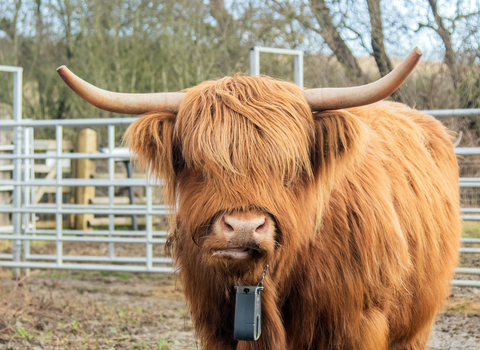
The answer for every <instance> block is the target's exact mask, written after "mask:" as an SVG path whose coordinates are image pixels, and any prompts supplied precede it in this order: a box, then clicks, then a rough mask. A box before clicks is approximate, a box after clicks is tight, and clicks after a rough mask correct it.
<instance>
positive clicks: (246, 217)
mask: <svg viewBox="0 0 480 350" xmlns="http://www.w3.org/2000/svg"><path fill="white" fill-rule="evenodd" d="M268 226H269V223H268V220H267V217H266V216H265V215H264V214H259V213H251V212H249V213H235V214H226V215H224V216H223V218H222V220H221V229H222V232H223V234H224V235H225V237H227V238H228V237H232V236H237V235H242V236H255V235H258V236H263V235H266V234H267V233H268V229H269V228H268Z"/></svg>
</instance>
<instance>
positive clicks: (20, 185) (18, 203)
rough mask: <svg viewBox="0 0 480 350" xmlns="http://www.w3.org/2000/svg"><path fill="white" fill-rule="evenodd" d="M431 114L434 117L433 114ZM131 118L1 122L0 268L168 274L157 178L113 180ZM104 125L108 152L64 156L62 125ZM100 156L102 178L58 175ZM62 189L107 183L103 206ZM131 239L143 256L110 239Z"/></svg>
mask: <svg viewBox="0 0 480 350" xmlns="http://www.w3.org/2000/svg"><path fill="white" fill-rule="evenodd" d="M426 112H427V113H429V114H432V115H434V116H437V117H442V116H443V111H439V112H438V113H437V111H426ZM436 114H437V115H436ZM450 115H461V116H465V115H467V116H480V110H477V111H476V113H471V112H470V110H467V111H464V110H463V111H458V110H457V111H453V112H452V113H451V114H450ZM135 119H136V118H111V119H83V120H42V121H32V120H21V119H20V120H13V121H5V122H2V123H1V125H0V129H10V130H13V131H14V133H15V138H14V145H13V147H11V146H8V145H7V146H0V150H1V151H11V152H12V153H11V154H0V159H11V160H12V161H13V167H9V168H8V169H5V170H13V179H12V180H2V182H1V183H0V188H2V187H3V188H8V189H12V190H13V191H12V192H13V201H12V204H10V205H5V204H4V205H0V212H6V213H12V219H13V220H12V222H13V227H7V228H6V229H1V228H0V240H9V241H11V242H12V243H13V249H12V253H11V254H0V265H1V266H5V267H12V268H14V269H17V272H18V269H20V268H26V269H27V268H51V269H83V270H104V271H130V272H172V267H171V260H170V259H169V258H165V257H155V256H154V254H153V246H154V245H156V244H164V243H165V236H166V232H165V231H155V230H154V228H153V216H156V215H166V214H167V208H165V206H164V205H155V204H154V203H153V189H152V186H157V185H159V184H158V183H148V181H147V180H146V179H132V178H127V179H115V160H116V159H125V160H127V159H129V157H130V155H129V154H128V152H123V153H116V152H114V150H115V127H116V126H128V125H130V124H131V123H132V122H133V121H134V120H135ZM93 126H95V127H106V128H107V129H108V151H107V152H105V153H97V154H92V153H64V152H63V150H62V144H63V128H64V127H69V128H70V127H93ZM38 128H54V129H55V139H56V152H55V154H47V153H34V150H33V144H34V138H33V133H34V129H38ZM456 153H457V154H461V155H471V154H480V148H456ZM52 158H53V159H54V160H55V161H56V178H55V179H50V180H46V179H35V177H34V173H33V167H34V162H35V160H36V159H52ZM82 158H88V159H107V160H108V178H107V179H64V178H63V175H62V162H61V160H62V159H70V160H73V159H82ZM39 186H55V188H56V196H55V204H36V203H35V200H34V199H35V194H36V190H37V188H38V187H39ZM63 186H105V187H107V188H108V204H105V205H104V204H87V205H82V204H70V203H63V195H62V193H63V192H62V187H63ZM116 186H126V187H131V186H141V187H144V189H145V193H146V204H144V205H143V204H130V205H116V204H114V198H115V196H114V189H115V187H116ZM460 186H461V187H480V178H460ZM462 212H463V214H462V218H463V220H479V221H480V215H475V214H480V208H463V209H462ZM40 213H44V214H53V215H55V223H56V226H55V229H39V228H36V225H35V222H36V221H35V215H36V214H40ZM90 213H95V214H98V215H107V216H108V229H106V230H72V229H64V228H63V215H64V214H90ZM135 214H136V215H145V216H146V223H145V229H144V230H139V231H134V230H117V229H116V228H115V225H114V218H115V216H116V215H135ZM32 241H45V242H55V254H33V253H31V242H32ZM64 242H79V243H80V242H90V243H92V242H93V243H99V244H100V243H107V244H108V254H106V255H104V256H99V255H65V254H64V252H63V244H64ZM462 242H463V243H464V244H480V239H475V238H468V239H467V238H464V239H462ZM122 243H130V244H133V243H136V244H144V245H145V256H142V257H139V256H117V255H116V244H122ZM460 252H462V253H480V248H469V247H462V248H460ZM456 271H457V272H458V273H462V274H480V269H478V268H476V269H474V268H457V269H456ZM453 284H454V285H457V286H475V287H480V281H462V280H454V281H453Z"/></svg>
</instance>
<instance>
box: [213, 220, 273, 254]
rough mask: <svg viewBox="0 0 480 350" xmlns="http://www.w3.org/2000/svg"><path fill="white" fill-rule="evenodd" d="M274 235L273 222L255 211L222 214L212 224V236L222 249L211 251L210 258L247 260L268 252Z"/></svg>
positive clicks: (216, 248) (217, 248)
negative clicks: (264, 251)
mask: <svg viewBox="0 0 480 350" xmlns="http://www.w3.org/2000/svg"><path fill="white" fill-rule="evenodd" d="M274 235H275V222H274V221H273V219H272V218H271V217H270V215H268V214H264V213H261V212H257V211H248V212H236V213H231V214H224V215H222V216H220V217H218V218H217V220H216V221H215V223H214V224H213V236H214V238H215V240H216V241H217V242H218V243H220V244H221V245H222V247H215V248H213V249H212V251H211V252H212V257H214V258H224V259H247V258H250V257H252V256H254V255H255V254H257V253H261V252H262V251H263V250H268V248H269V245H271V244H272V242H273V240H274Z"/></svg>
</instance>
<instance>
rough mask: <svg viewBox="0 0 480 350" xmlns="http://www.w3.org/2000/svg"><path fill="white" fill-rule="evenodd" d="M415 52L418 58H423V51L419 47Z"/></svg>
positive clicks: (416, 47)
mask: <svg viewBox="0 0 480 350" xmlns="http://www.w3.org/2000/svg"><path fill="white" fill-rule="evenodd" d="M413 51H414V52H415V53H416V54H417V55H418V56H422V55H423V52H422V50H420V48H419V47H418V46H415V48H414V49H413Z"/></svg>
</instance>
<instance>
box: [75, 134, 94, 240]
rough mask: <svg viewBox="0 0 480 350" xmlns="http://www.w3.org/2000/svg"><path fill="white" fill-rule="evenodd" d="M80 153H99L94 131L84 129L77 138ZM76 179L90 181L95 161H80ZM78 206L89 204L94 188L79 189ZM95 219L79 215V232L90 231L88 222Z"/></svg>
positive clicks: (77, 224)
mask: <svg viewBox="0 0 480 350" xmlns="http://www.w3.org/2000/svg"><path fill="white" fill-rule="evenodd" d="M76 148H77V152H78V153H96V152H97V132H96V131H95V130H92V129H83V130H82V131H80V133H79V134H78V138H77V147H76ZM76 172H77V175H76V178H78V179H90V178H91V177H92V175H93V173H94V172H95V161H93V160H90V159H79V160H77V165H76ZM76 197H77V198H76V203H77V204H89V201H90V199H92V198H93V197H95V187H94V186H84V187H82V186H79V187H77V196H76ZM91 219H93V214H79V215H77V217H76V228H77V230H88V229H91V228H89V227H88V225H87V224H88V221H89V220H91Z"/></svg>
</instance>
